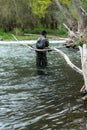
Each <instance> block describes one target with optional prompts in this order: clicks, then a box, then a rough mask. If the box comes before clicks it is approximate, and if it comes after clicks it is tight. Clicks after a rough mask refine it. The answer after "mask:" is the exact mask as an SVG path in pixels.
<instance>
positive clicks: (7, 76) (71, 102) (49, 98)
mask: <svg viewBox="0 0 87 130" xmlns="http://www.w3.org/2000/svg"><path fill="white" fill-rule="evenodd" d="M51 46H55V47H59V48H60V49H61V50H62V51H63V52H65V53H66V54H67V55H68V56H69V58H70V59H71V61H72V62H73V63H74V64H75V65H77V66H79V67H81V63H80V62H81V61H80V53H79V51H76V50H73V49H68V48H65V47H62V45H61V44H59V43H58V44H57V43H55V44H51ZM47 56H48V67H47V68H46V69H42V70H40V71H37V69H36V65H35V57H36V55H35V52H34V51H33V50H30V49H29V48H27V47H26V46H21V45H18V44H17V45H15V44H12V45H11V44H10V45H9V44H8V45H0V130H85V128H86V115H85V114H84V104H83V101H82V100H81V94H80V88H81V87H82V85H83V84H84V83H83V78H82V76H81V75H80V74H79V73H77V72H75V71H74V70H72V69H71V68H70V67H69V66H68V65H67V63H66V62H65V60H64V58H63V57H62V56H61V55H60V54H58V53H57V52H55V51H51V52H48V54H47Z"/></svg>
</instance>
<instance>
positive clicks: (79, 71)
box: [53, 48, 83, 75]
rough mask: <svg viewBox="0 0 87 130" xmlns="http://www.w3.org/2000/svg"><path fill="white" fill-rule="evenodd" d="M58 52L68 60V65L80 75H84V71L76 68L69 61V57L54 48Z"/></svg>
mask: <svg viewBox="0 0 87 130" xmlns="http://www.w3.org/2000/svg"><path fill="white" fill-rule="evenodd" d="M53 49H54V50H55V51H56V52H58V53H60V54H61V55H62V56H63V57H64V59H65V60H66V62H67V64H68V65H69V66H70V67H71V68H72V69H74V70H75V71H77V72H78V73H80V74H81V75H82V74H83V72H82V70H81V69H79V68H78V67H77V66H75V65H74V64H73V63H72V62H71V61H70V59H69V57H68V56H67V55H66V54H65V53H64V52H62V51H61V50H59V49H57V48H53Z"/></svg>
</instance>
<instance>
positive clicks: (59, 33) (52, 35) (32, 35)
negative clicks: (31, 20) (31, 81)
mask: <svg viewBox="0 0 87 130" xmlns="http://www.w3.org/2000/svg"><path fill="white" fill-rule="evenodd" d="M41 30H46V31H47V38H49V39H59V38H66V37H67V30H65V29H55V30H49V29H40V30H39V29H38V30H28V31H24V32H22V31H19V30H17V31H16V32H3V31H2V30H0V40H9V41H10V40H14V38H13V37H12V34H14V35H15V36H16V37H17V39H18V40H36V39H37V38H38V37H40V32H41Z"/></svg>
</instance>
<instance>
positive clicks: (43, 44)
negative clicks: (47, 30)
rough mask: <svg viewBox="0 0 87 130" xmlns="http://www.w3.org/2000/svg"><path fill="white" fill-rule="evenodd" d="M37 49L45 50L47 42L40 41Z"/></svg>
mask: <svg viewBox="0 0 87 130" xmlns="http://www.w3.org/2000/svg"><path fill="white" fill-rule="evenodd" d="M36 48H37V49H44V48H45V40H44V39H43V40H42V39H39V40H38V41H37V43H36Z"/></svg>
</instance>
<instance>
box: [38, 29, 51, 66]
mask: <svg viewBox="0 0 87 130" xmlns="http://www.w3.org/2000/svg"><path fill="white" fill-rule="evenodd" d="M36 48H37V49H47V48H49V42H48V40H47V38H46V31H45V30H43V31H42V32H41V37H40V38H39V39H38V40H37V43H36ZM46 53H47V52H46V51H36V65H37V67H41V68H44V67H46V66H47V55H46Z"/></svg>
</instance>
